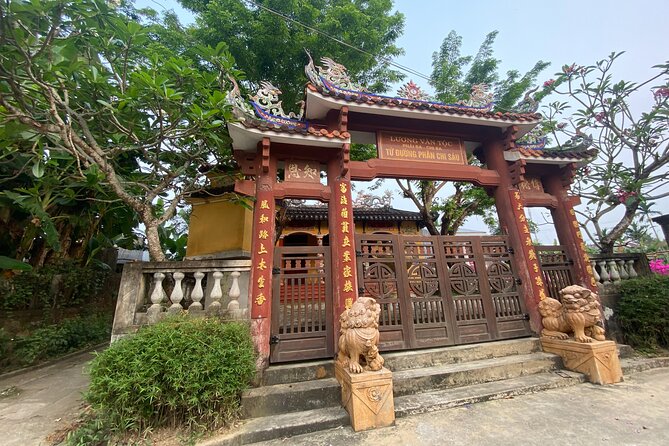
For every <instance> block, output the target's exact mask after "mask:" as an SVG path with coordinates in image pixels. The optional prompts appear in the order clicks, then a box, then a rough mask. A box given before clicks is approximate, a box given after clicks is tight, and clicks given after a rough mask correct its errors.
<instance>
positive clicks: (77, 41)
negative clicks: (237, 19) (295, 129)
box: [0, 0, 240, 260]
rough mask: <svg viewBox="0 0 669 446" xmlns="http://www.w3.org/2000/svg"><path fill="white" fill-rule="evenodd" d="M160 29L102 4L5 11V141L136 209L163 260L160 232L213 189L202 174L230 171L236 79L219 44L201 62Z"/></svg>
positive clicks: (1, 91) (59, 0) (1, 74)
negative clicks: (167, 41)
mask: <svg viewBox="0 0 669 446" xmlns="http://www.w3.org/2000/svg"><path fill="white" fill-rule="evenodd" d="M155 31H156V29H155V28H153V27H151V26H143V25H141V24H140V23H138V22H137V21H135V20H132V19H131V18H130V17H128V16H127V15H125V14H123V13H122V12H120V11H119V10H117V9H115V8H114V7H113V6H110V5H109V4H108V3H107V2H106V1H104V0H70V1H66V0H47V1H41V2H29V1H12V2H9V3H4V4H2V5H1V6H0V120H1V122H2V124H3V126H4V131H3V132H2V134H0V142H1V143H2V146H3V147H4V146H9V145H12V144H16V142H17V141H22V142H23V143H24V144H29V145H30V146H31V147H32V148H33V150H32V160H31V161H30V165H41V166H43V168H44V169H47V170H48V169H53V168H55V166H54V165H53V163H52V161H53V160H54V159H58V158H59V157H69V159H70V160H71V162H72V163H73V165H74V171H75V176H76V177H77V178H78V179H79V180H80V181H83V182H89V183H90V184H89V186H90V187H93V186H96V185H99V186H101V187H103V188H104V190H105V191H106V192H107V193H108V194H111V195H112V196H113V197H114V198H115V199H118V200H120V201H121V202H122V203H124V204H125V205H127V206H128V207H129V208H131V209H132V210H133V211H134V212H135V213H136V215H137V216H138V219H139V221H140V222H141V223H142V224H143V225H144V226H145V230H146V238H147V244H148V249H149V252H150V255H151V258H152V259H153V260H164V259H165V255H164V253H163V251H162V250H161V245H160V238H159V227H160V226H161V224H163V223H165V222H166V221H168V220H169V219H170V218H171V217H172V216H173V215H174V213H175V211H176V209H177V207H178V205H179V203H180V202H181V201H182V198H183V197H184V196H185V195H186V194H188V193H191V192H193V191H194V190H198V189H200V188H202V187H204V186H205V185H206V178H205V177H204V175H203V174H202V173H201V172H200V171H199V170H198V167H200V166H201V165H203V164H208V163H212V162H213V163H218V164H219V165H221V166H226V165H229V160H230V156H229V149H228V146H229V144H228V141H227V138H226V136H225V133H224V132H221V129H222V128H224V124H225V122H226V120H227V119H229V118H230V117H231V116H232V114H231V110H230V107H229V105H227V103H226V98H225V94H224V93H223V92H224V91H226V90H228V89H229V88H228V82H227V77H228V76H238V75H239V74H240V73H239V72H238V71H237V70H235V69H233V64H234V59H233V58H232V56H230V54H229V53H227V52H226V51H225V47H224V46H223V45H219V46H218V47H217V48H216V49H212V48H209V47H199V48H198V51H197V53H198V55H199V56H198V57H199V58H198V59H193V58H189V57H186V56H183V55H179V54H177V52H176V51H172V50H170V49H169V48H168V46H166V45H164V44H162V43H161V42H159V41H157V40H156V36H157V35H158V33H156V32H155ZM226 163H227V164H226Z"/></svg>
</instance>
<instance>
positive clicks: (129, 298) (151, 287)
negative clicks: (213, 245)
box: [112, 260, 251, 342]
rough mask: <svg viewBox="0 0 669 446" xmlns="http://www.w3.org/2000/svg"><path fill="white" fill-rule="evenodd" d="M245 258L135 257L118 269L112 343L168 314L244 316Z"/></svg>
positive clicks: (246, 306)
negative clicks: (153, 259) (163, 259)
mask: <svg viewBox="0 0 669 446" xmlns="http://www.w3.org/2000/svg"><path fill="white" fill-rule="evenodd" d="M250 270H251V261H250V260H194V261H183V262H135V263H128V264H126V265H125V266H124V268H123V275H122V277H121V284H120V287H119V294H118V301H117V304H116V314H115V316H114V325H113V328H112V342H114V341H115V340H117V339H120V338H122V337H123V336H125V335H127V334H130V333H134V332H135V331H137V329H139V328H140V327H141V326H144V325H151V324H155V323H156V322H158V321H160V320H162V319H163V318H164V317H165V316H166V315H168V314H182V313H183V314H188V315H189V316H194V317H198V316H204V315H214V316H219V317H221V318H223V319H227V320H245V319H248V318H249V310H248V309H249V299H248V289H249V286H248V285H249V272H250Z"/></svg>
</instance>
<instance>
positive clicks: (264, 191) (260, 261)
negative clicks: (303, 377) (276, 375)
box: [249, 138, 276, 369]
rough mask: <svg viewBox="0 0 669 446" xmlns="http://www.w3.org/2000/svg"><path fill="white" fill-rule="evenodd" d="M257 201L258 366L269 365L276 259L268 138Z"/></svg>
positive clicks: (254, 315)
mask: <svg viewBox="0 0 669 446" xmlns="http://www.w3.org/2000/svg"><path fill="white" fill-rule="evenodd" d="M256 161H257V168H258V170H257V172H258V174H257V175H256V201H255V204H254V207H253V235H252V242H251V260H252V262H251V275H250V276H251V277H250V283H249V297H250V300H251V334H252V336H253V342H254V344H255V346H256V349H257V351H258V367H259V368H261V369H264V368H266V367H267V366H268V365H269V353H270V348H269V347H270V345H269V341H270V323H271V310H272V266H273V258H274V237H275V232H276V230H275V229H276V225H275V222H274V220H275V206H274V192H273V187H274V183H275V180H276V166H275V165H274V164H273V163H270V159H269V139H267V138H265V139H264V140H263V142H262V145H261V147H260V152H259V153H258V157H257V160H256Z"/></svg>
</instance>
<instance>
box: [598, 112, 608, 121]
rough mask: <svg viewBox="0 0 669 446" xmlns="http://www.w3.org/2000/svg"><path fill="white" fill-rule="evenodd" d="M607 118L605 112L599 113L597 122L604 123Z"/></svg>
mask: <svg viewBox="0 0 669 446" xmlns="http://www.w3.org/2000/svg"><path fill="white" fill-rule="evenodd" d="M605 117H606V113H604V112H599V113H597V114H596V115H595V120H596V121H597V122H602V121H603V120H604V118H605Z"/></svg>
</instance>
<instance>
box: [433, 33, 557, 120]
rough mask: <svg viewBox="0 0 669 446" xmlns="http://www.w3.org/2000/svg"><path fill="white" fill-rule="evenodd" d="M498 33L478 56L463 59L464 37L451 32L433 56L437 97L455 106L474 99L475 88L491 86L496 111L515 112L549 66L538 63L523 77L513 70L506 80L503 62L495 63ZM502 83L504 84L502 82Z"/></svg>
mask: <svg viewBox="0 0 669 446" xmlns="http://www.w3.org/2000/svg"><path fill="white" fill-rule="evenodd" d="M497 34H498V32H497V31H492V32H490V33H488V35H486V37H485V40H484V41H483V43H482V44H481V46H480V47H479V50H478V51H477V53H476V55H469V56H462V55H461V48H462V37H461V36H459V35H458V34H457V33H456V32H455V31H451V32H450V33H449V34H448V36H447V37H446V38H445V39H444V41H443V42H442V44H441V47H440V48H439V51H436V52H434V53H433V54H432V76H431V81H430V82H431V84H432V86H433V87H434V89H435V91H436V97H437V99H439V100H440V101H442V102H445V103H455V102H457V101H459V100H463V99H467V98H469V96H470V93H471V89H472V86H473V85H475V84H487V85H489V86H490V87H491V88H492V89H493V90H494V92H495V99H494V100H495V110H502V111H508V110H511V109H512V108H513V107H514V106H515V105H516V104H517V103H518V102H519V101H520V100H521V99H522V98H523V95H524V94H525V93H527V92H529V91H530V89H531V88H532V86H533V84H534V82H535V81H536V79H537V76H538V75H539V73H541V72H542V71H543V70H544V69H545V68H546V67H547V66H548V65H549V63H548V62H543V61H541V60H540V61H538V62H536V63H535V64H534V66H533V67H532V69H531V70H529V71H528V72H527V73H525V74H524V75H522V76H521V75H520V73H519V72H518V71H517V70H511V71H508V72H507V73H506V77H502V76H501V75H500V73H498V69H499V63H500V62H501V61H500V60H499V59H495V57H494V50H493V45H494V43H495V39H496V38H497ZM500 79H501V80H500Z"/></svg>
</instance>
